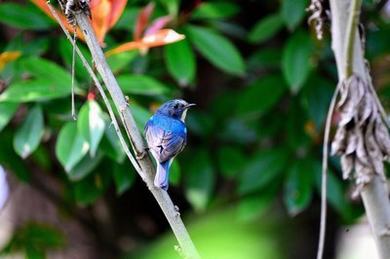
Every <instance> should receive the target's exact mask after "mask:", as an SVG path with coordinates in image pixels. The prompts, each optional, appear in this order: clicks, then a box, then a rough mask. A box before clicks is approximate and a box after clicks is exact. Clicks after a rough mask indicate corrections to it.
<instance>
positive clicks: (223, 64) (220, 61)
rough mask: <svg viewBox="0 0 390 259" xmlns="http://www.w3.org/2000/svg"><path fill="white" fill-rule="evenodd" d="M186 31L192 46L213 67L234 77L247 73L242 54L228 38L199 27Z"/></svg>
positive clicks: (191, 27)
mask: <svg viewBox="0 0 390 259" xmlns="http://www.w3.org/2000/svg"><path fill="white" fill-rule="evenodd" d="M186 31H187V34H188V36H189V38H190V40H191V42H192V44H194V45H195V47H196V48H197V49H198V50H199V51H200V53H201V54H202V55H203V56H204V57H205V58H206V59H207V60H208V61H210V62H211V63H212V64H213V65H215V66H216V67H218V68H220V69H222V70H223V71H225V72H227V73H230V74H233V75H243V74H244V73H245V64H244V61H243V59H242V57H241V54H240V52H239V51H238V50H237V48H236V47H235V46H234V45H233V44H232V43H231V42H230V41H229V40H228V39H227V38H225V37H224V36H222V35H220V34H218V33H217V32H215V31H213V30H210V29H207V28H204V27H199V26H187V27H186Z"/></svg>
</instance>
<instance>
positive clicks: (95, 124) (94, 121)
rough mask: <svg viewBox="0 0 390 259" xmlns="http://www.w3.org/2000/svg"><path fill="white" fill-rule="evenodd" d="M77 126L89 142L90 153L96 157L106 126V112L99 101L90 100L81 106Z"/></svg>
mask: <svg viewBox="0 0 390 259" xmlns="http://www.w3.org/2000/svg"><path fill="white" fill-rule="evenodd" d="M77 128H78V131H79V132H80V133H81V135H82V136H83V137H84V139H85V140H86V141H87V142H88V144H89V147H90V148H89V154H90V155H91V157H94V156H95V154H96V150H97V149H98V147H99V143H100V141H101V140H102V137H103V133H104V130H105V128H106V123H105V121H104V113H103V112H102V110H101V109H100V106H99V104H98V103H97V102H95V101H94V100H89V101H88V102H87V103H86V104H84V105H83V107H81V110H80V114H79V119H78V120H77Z"/></svg>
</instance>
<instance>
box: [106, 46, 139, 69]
mask: <svg viewBox="0 0 390 259" xmlns="http://www.w3.org/2000/svg"><path fill="white" fill-rule="evenodd" d="M137 55H138V51H125V52H122V53H118V54H115V55H111V56H109V57H108V58H107V63H108V65H109V66H110V68H111V70H112V72H114V73H118V72H120V71H121V70H122V69H124V68H126V67H127V66H129V63H130V62H131V61H133V60H134V59H135V58H136V57H137Z"/></svg>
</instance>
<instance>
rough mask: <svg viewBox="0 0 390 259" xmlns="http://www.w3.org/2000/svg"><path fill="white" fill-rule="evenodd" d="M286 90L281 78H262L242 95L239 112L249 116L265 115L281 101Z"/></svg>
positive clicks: (239, 101)
mask: <svg viewBox="0 0 390 259" xmlns="http://www.w3.org/2000/svg"><path fill="white" fill-rule="evenodd" d="M285 90H286V86H285V83H284V82H283V80H281V79H280V77H279V76H266V77H262V78H260V79H258V80H256V81H254V82H253V83H252V84H251V85H249V86H248V87H247V88H245V89H244V90H243V91H242V92H241V93H240V96H239V99H238V100H237V102H238V104H237V112H238V114H240V115H247V116H260V115H263V114H264V113H266V112H268V111H269V110H270V109H271V108H272V107H273V106H274V105H275V104H276V103H277V102H278V101H279V100H280V98H281V97H282V95H283V93H284V92H285Z"/></svg>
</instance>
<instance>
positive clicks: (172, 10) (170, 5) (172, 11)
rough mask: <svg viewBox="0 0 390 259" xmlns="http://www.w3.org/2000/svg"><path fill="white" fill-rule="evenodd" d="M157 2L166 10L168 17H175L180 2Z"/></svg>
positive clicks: (165, 0) (178, 0) (163, 0)
mask: <svg viewBox="0 0 390 259" xmlns="http://www.w3.org/2000/svg"><path fill="white" fill-rule="evenodd" d="M159 2H160V4H162V5H163V6H164V7H165V8H166V9H167V11H168V14H169V16H171V17H176V16H177V13H178V10H179V4H180V0H160V1H159Z"/></svg>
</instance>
